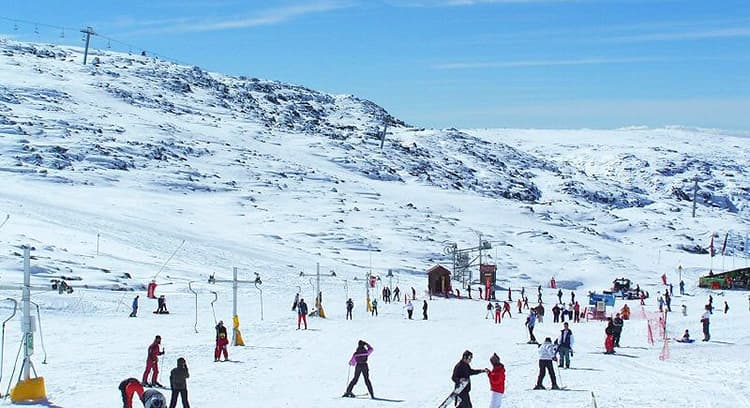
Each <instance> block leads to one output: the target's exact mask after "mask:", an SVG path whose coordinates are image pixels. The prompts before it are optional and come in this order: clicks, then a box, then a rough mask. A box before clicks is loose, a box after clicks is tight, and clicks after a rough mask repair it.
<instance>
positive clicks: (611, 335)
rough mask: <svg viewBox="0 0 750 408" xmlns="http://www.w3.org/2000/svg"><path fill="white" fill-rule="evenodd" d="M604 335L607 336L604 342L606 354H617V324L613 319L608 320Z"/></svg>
mask: <svg viewBox="0 0 750 408" xmlns="http://www.w3.org/2000/svg"><path fill="white" fill-rule="evenodd" d="M604 334H606V335H607V338H606V339H605V340H604V349H605V351H604V354H615V324H614V322H613V321H612V318H611V317H610V318H608V323H607V327H606V328H605V329H604Z"/></svg>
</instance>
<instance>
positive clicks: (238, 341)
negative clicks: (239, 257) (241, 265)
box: [208, 266, 263, 346]
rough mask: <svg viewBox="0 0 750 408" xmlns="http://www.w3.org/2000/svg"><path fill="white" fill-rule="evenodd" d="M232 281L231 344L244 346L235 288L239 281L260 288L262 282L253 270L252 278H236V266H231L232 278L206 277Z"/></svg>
mask: <svg viewBox="0 0 750 408" xmlns="http://www.w3.org/2000/svg"><path fill="white" fill-rule="evenodd" d="M217 282H218V283H230V282H231V283H232V323H233V326H234V330H232V345H233V346H244V345H245V342H244V341H243V340H242V333H240V317H239V316H238V315H237V288H238V287H239V284H240V283H243V284H244V283H249V284H252V285H255V288H256V289H258V290H260V288H259V287H258V285H260V284H262V283H263V282H262V281H261V279H260V275H259V274H258V273H257V272H255V279H254V280H241V279H238V278H237V267H236V266H235V267H233V268H232V279H231V280H229V279H216V278H215V277H214V275H211V276H209V277H208V283H212V284H213V283H217ZM260 319H261V320H263V291H261V292H260Z"/></svg>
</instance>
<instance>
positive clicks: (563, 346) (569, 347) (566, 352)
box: [555, 323, 573, 368]
mask: <svg viewBox="0 0 750 408" xmlns="http://www.w3.org/2000/svg"><path fill="white" fill-rule="evenodd" d="M555 343H556V344H557V352H558V353H560V364H558V367H560V368H562V367H563V366H564V367H565V368H570V356H572V355H573V332H572V331H571V330H570V329H569V328H568V323H563V329H562V330H560V337H558V339H557V340H556V341H555Z"/></svg>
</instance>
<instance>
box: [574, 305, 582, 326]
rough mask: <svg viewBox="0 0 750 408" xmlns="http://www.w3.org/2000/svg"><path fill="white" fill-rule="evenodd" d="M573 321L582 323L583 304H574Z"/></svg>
mask: <svg viewBox="0 0 750 408" xmlns="http://www.w3.org/2000/svg"><path fill="white" fill-rule="evenodd" d="M573 313H574V315H573V323H580V322H581V305H580V304H578V302H576V303H575V304H574V305H573Z"/></svg>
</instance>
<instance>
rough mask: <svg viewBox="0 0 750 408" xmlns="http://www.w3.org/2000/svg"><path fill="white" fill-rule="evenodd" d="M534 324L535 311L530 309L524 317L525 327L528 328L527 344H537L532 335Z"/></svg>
mask: <svg viewBox="0 0 750 408" xmlns="http://www.w3.org/2000/svg"><path fill="white" fill-rule="evenodd" d="M535 325H536V312H535V311H533V310H532V311H531V312H530V313H529V316H528V317H526V327H527V328H528V329H529V344H538V343H537V341H536V337H534V326H535Z"/></svg>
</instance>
